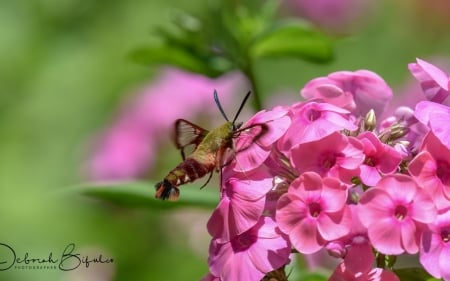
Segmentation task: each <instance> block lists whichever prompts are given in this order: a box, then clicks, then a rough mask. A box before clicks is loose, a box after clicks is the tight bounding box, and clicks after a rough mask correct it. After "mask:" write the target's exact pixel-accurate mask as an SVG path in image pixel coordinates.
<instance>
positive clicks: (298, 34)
mask: <svg viewBox="0 0 450 281" xmlns="http://www.w3.org/2000/svg"><path fill="white" fill-rule="evenodd" d="M250 54H251V55H252V57H253V58H255V59H257V58H263V57H288V56H289V57H295V58H299V59H304V60H309V61H314V62H327V61H330V60H331V59H332V58H333V50H332V46H331V42H330V39H329V38H328V37H326V36H325V35H323V34H322V33H319V32H317V31H314V30H312V29H311V28H309V27H308V26H306V25H305V24H302V23H301V22H298V21H289V22H283V23H280V24H277V25H274V26H272V27H270V28H268V29H266V30H265V31H264V32H262V33H261V34H259V35H258V36H257V37H256V38H255V40H254V41H253V43H252V46H251V49H250Z"/></svg>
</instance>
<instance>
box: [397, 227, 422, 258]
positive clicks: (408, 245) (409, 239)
mask: <svg viewBox="0 0 450 281" xmlns="http://www.w3.org/2000/svg"><path fill="white" fill-rule="evenodd" d="M416 231H417V228H416V225H415V224H414V222H413V221H412V220H411V219H405V220H404V221H403V222H402V223H401V236H402V246H403V248H404V249H405V251H406V252H407V253H408V254H411V255H412V254H416V253H417V252H418V251H419V246H418V244H417V242H418V241H416Z"/></svg>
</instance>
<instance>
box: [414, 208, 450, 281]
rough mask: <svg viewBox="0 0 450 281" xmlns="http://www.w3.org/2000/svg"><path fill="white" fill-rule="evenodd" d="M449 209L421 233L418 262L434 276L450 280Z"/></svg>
mask: <svg viewBox="0 0 450 281" xmlns="http://www.w3.org/2000/svg"><path fill="white" fill-rule="evenodd" d="M449 241H450V210H447V211H446V212H445V213H442V214H439V215H438V216H437V218H436V220H435V221H434V222H432V223H431V224H429V229H427V230H425V231H424V232H423V233H422V238H421V241H420V263H421V264H422V265H423V267H424V268H425V270H426V271H428V272H429V273H430V274H431V275H433V276H434V277H436V278H443V279H444V280H446V281H449V280H450V259H449V257H450V243H449Z"/></svg>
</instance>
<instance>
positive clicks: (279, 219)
mask: <svg viewBox="0 0 450 281" xmlns="http://www.w3.org/2000/svg"><path fill="white" fill-rule="evenodd" d="M409 69H410V71H411V73H412V74H413V76H414V77H415V78H416V79H417V80H418V81H419V82H420V85H421V87H422V90H423V92H424V96H423V101H420V102H419V103H417V105H416V106H415V108H407V107H401V108H399V109H397V110H396V111H395V112H392V113H389V112H386V110H387V108H388V104H389V102H390V101H391V99H392V98H393V93H392V90H391V88H390V87H389V86H388V85H387V84H386V83H385V81H384V80H383V79H382V78H381V77H380V76H378V75H377V74H375V73H373V72H371V71H368V70H359V71H355V72H350V71H341V72H335V73H332V74H330V75H328V76H327V77H321V78H316V79H314V80H312V81H310V82H308V83H307V84H306V85H305V86H304V88H303V89H302V90H301V92H300V93H301V95H302V96H303V97H304V98H305V100H304V101H301V102H298V103H296V104H293V105H290V106H278V107H275V108H273V109H272V110H263V111H261V112H258V113H257V114H256V115H255V116H254V117H253V118H251V119H250V120H249V121H248V122H247V123H246V124H245V125H244V126H249V125H252V124H262V123H263V124H266V125H265V126H267V127H268V131H267V132H266V133H265V134H263V135H262V136H258V137H255V135H256V133H253V132H252V130H253V129H255V128H257V127H258V126H252V129H251V130H250V131H248V132H246V133H242V134H241V135H240V136H239V138H238V139H237V141H236V151H238V153H237V155H236V161H234V162H233V163H232V164H230V165H228V166H226V167H224V169H223V173H222V186H221V199H220V202H219V204H218V206H217V208H216V209H215V211H214V212H213V214H212V216H211V218H210V220H209V222H208V231H209V233H210V235H211V236H212V241H211V244H210V251H209V259H208V262H209V268H210V273H208V275H207V276H206V277H205V278H204V280H261V279H263V278H266V279H267V276H272V275H273V274H275V273H277V272H280V271H282V270H283V268H284V266H285V265H287V264H289V263H290V259H291V258H292V256H291V255H292V254H293V253H299V254H312V253H316V252H318V251H320V250H322V249H326V250H328V253H329V254H330V255H331V256H333V257H335V258H337V259H339V265H338V266H337V267H336V269H335V270H334V272H333V273H332V275H331V277H330V279H329V280H386V281H391V280H399V277H398V276H397V275H396V274H395V273H394V272H395V268H396V267H395V258H394V257H395V256H397V255H418V257H419V260H420V263H421V265H422V266H423V268H424V269H425V270H426V271H427V272H428V273H429V274H430V275H432V276H434V277H436V278H443V279H444V280H450V126H449V124H450V107H449V106H450V103H449V100H450V82H449V81H450V80H449V76H448V75H447V74H446V73H444V72H443V71H441V70H440V69H439V68H437V67H435V66H433V65H432V64H430V63H427V62H425V61H423V60H420V59H417V62H416V63H411V64H410V65H409ZM389 114H391V115H389ZM382 116H386V117H385V118H384V119H380V120H381V121H377V119H378V118H380V117H382ZM249 141H253V144H252V145H251V146H250V147H248V146H247V147H248V148H246V149H243V150H241V151H240V150H239V148H240V147H242V145H243V144H248V142H249ZM380 257H381V258H380ZM266 279H264V280H266ZM267 280H268V279H267Z"/></svg>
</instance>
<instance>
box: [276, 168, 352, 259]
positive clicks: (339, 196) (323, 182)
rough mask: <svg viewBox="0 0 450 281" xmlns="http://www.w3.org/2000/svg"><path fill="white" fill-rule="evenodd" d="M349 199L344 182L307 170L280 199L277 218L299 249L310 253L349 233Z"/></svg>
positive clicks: (280, 225) (281, 227)
mask: <svg viewBox="0 0 450 281" xmlns="http://www.w3.org/2000/svg"><path fill="white" fill-rule="evenodd" d="M346 200H347V187H346V186H345V185H343V184H342V183H341V182H339V181H338V180H336V179H334V178H329V177H325V178H323V179H322V177H321V176H320V175H318V174H316V173H313V172H306V173H303V174H302V175H301V176H300V177H299V178H297V179H296V180H294V181H293V182H292V183H291V185H290V187H289V189H288V192H287V193H286V194H283V195H282V196H281V197H280V199H279V200H278V204H277V213H276V221H277V223H278V225H279V227H280V229H281V230H282V231H283V232H284V233H286V234H288V235H289V238H290V241H291V242H292V245H293V246H294V247H295V248H296V249H297V250H298V251H299V252H300V253H304V254H311V253H314V252H317V251H319V250H320V249H321V248H323V247H324V246H325V245H326V244H327V243H328V242H330V241H333V240H336V239H339V238H341V237H343V236H345V235H347V234H348V233H349V231H350V228H351V220H352V219H351V212H350V209H348V207H347V205H346V204H345V203H346Z"/></svg>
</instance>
